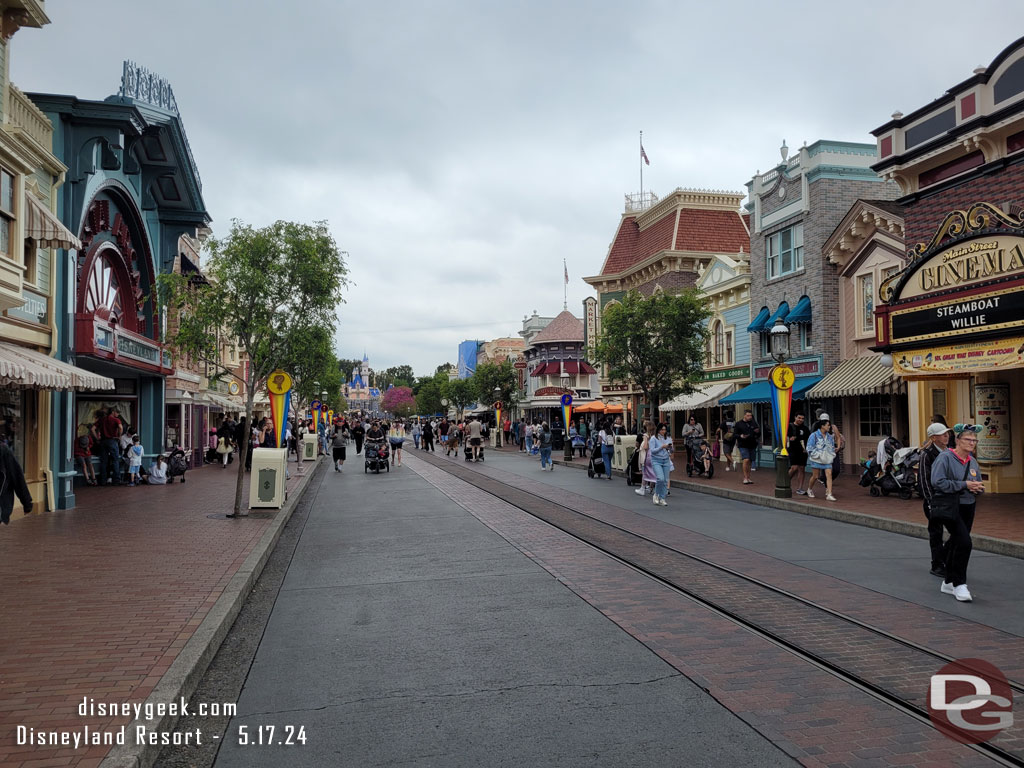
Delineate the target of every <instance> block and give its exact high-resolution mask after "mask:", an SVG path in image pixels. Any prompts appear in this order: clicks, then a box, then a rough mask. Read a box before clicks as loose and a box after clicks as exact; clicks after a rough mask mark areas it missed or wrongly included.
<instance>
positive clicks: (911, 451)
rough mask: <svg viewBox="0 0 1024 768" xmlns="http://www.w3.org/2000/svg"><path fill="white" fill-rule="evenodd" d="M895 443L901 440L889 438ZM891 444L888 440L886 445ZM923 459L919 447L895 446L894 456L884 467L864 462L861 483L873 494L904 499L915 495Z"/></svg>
mask: <svg viewBox="0 0 1024 768" xmlns="http://www.w3.org/2000/svg"><path fill="white" fill-rule="evenodd" d="M889 440H890V441H891V442H892V443H895V445H899V441H897V440H894V439H893V438H890V439H889ZM889 445H890V442H889V441H886V447H887V448H888V447H889ZM920 459H921V451H920V450H919V449H917V448H902V447H899V448H895V449H894V451H893V458H892V459H891V460H889V461H887V462H885V466H884V467H882V466H880V465H878V464H875V462H865V463H864V467H865V468H864V474H863V475H862V476H861V479H860V484H861V485H862V486H865V487H867V489H868V493H870V494H871V495H872V496H875V497H878V496H891V495H897V496H899V497H900V498H901V499H903V500H904V501H909V500H910V499H912V498H913V497H914V489H915V488H916V487H917V466H918V463H919V462H920Z"/></svg>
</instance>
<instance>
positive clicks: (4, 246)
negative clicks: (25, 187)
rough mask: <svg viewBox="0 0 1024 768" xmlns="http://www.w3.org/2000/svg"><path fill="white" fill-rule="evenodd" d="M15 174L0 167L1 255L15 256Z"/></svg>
mask: <svg viewBox="0 0 1024 768" xmlns="http://www.w3.org/2000/svg"><path fill="white" fill-rule="evenodd" d="M13 233H14V174H12V173H11V172H10V171H8V170H7V169H6V168H0V255H3V256H6V257H7V258H13V255H12V253H11V248H12V246H13V240H14V237H13Z"/></svg>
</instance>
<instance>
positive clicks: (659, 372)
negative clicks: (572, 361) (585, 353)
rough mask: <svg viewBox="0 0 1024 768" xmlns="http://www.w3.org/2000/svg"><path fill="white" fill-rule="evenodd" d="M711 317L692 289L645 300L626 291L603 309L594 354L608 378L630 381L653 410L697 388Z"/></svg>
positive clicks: (701, 300)
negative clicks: (707, 324) (707, 323)
mask: <svg viewBox="0 0 1024 768" xmlns="http://www.w3.org/2000/svg"><path fill="white" fill-rule="evenodd" d="M710 316H711V310H710V309H709V308H708V307H707V304H706V303H705V301H704V299H703V297H702V296H701V294H700V292H699V291H697V290H696V289H693V288H690V289H687V290H685V291H683V292H681V293H680V294H678V295H676V296H671V295H669V294H665V293H659V294H655V295H654V296H651V297H649V298H648V297H645V296H643V295H642V294H641V293H639V292H638V291H630V292H629V293H627V294H626V295H625V296H624V297H623V298H622V300H621V302H620V303H617V304H612V305H610V306H607V307H605V309H604V311H603V312H602V314H601V335H600V337H599V338H598V340H597V345H596V347H595V350H594V358H595V360H596V362H599V363H602V364H604V365H606V366H607V367H608V378H609V379H611V380H612V381H615V382H628V381H632V382H633V383H634V384H635V385H636V386H637V388H639V389H640V391H641V392H643V395H644V400H645V401H646V402H647V403H648V404H649V405H650V406H651V409H652V412H654V413H657V411H658V407H659V406H660V405H661V404H662V403H663V402H665V401H666V400H668V399H669V398H672V397H675V396H676V395H679V394H684V393H690V392H693V391H694V390H695V389H696V382H697V381H698V380H699V377H700V374H701V372H702V371H703V363H704V345H705V342H706V339H707V333H708V331H707V327H706V325H705V322H706V320H707V319H708V318H709V317H710Z"/></svg>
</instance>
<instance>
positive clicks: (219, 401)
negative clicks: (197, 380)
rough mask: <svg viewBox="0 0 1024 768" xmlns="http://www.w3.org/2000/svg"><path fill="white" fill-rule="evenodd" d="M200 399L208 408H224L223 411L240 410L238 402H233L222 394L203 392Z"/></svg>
mask: <svg viewBox="0 0 1024 768" xmlns="http://www.w3.org/2000/svg"><path fill="white" fill-rule="evenodd" d="M202 401H203V402H204V403H205V404H206V405H208V406H209V407H210V408H212V409H214V410H217V409H220V410H224V411H240V410H242V407H241V406H240V405H239V404H238V403H236V402H234V401H232V400H228V399H227V398H226V397H224V396H223V395H217V394H214V393H213V392H204V393H203V395H202Z"/></svg>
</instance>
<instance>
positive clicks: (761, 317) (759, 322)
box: [747, 307, 772, 333]
mask: <svg viewBox="0 0 1024 768" xmlns="http://www.w3.org/2000/svg"><path fill="white" fill-rule="evenodd" d="M771 313H772V311H771V310H770V309H768V307H761V311H760V312H758V313H757V317H755V318H754V322H752V323H751V324H750V325H748V326H747V333H760V332H761V331H763V330H764V324H765V323H766V322H767V321H768V316H769V315H770V314H771Z"/></svg>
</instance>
